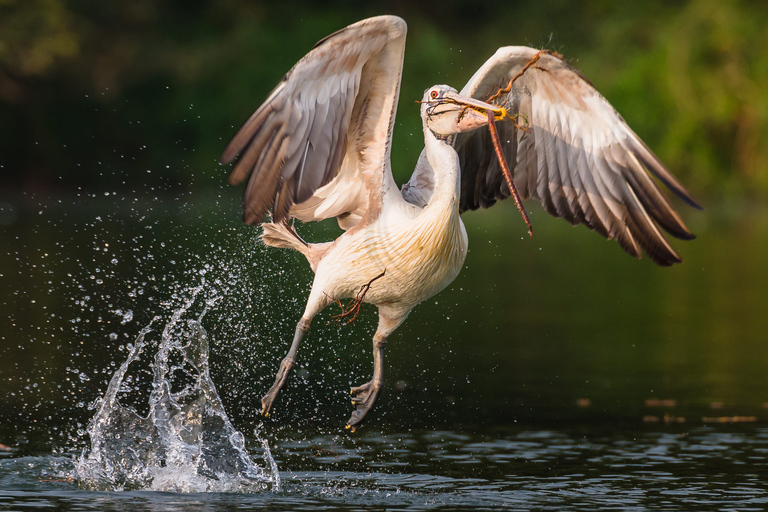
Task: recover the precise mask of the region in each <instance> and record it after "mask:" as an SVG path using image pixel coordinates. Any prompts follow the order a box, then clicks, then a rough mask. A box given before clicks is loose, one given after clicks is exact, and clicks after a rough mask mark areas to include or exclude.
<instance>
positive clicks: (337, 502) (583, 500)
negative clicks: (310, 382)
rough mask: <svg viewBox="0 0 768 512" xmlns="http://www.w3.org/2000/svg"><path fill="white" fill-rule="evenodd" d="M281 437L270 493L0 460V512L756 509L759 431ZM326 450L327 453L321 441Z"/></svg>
mask: <svg viewBox="0 0 768 512" xmlns="http://www.w3.org/2000/svg"><path fill="white" fill-rule="evenodd" d="M306 436H307V432H302V431H292V432H290V433H288V435H287V436H286V435H285V433H284V435H283V436H281V437H282V438H283V439H282V440H281V441H280V442H279V443H278V446H277V447H276V448H275V450H274V454H275V457H276V460H277V464H278V466H279V467H281V468H286V469H284V470H283V471H282V472H281V479H282V487H281V489H280V490H279V491H269V492H262V493H258V494H245V495H236V494H231V493H230V494H227V493H207V494H201V493H196V494H188V495H179V494H169V493H157V492H141V493H139V492H122V493H114V492H113V493H103V492H101V493H96V492H86V491H78V490H76V488H75V486H74V485H73V484H70V483H67V482H61V481H49V480H47V479H50V478H56V477H57V475H60V474H61V473H62V472H66V471H67V470H68V469H69V468H71V464H72V462H71V459H67V458H62V457H50V456H47V457H25V458H17V459H5V460H1V461H0V507H4V506H9V507H11V504H12V508H13V509H14V510H27V509H32V508H35V507H38V508H39V507H45V506H57V507H61V508H65V509H71V508H76V509H78V510H118V509H121V508H122V507H125V506H128V505H130V506H131V507H132V508H135V509H138V510H209V509H216V510H220V509H223V510H230V509H231V510H234V509H236V508H262V507H265V508H266V507H269V508H270V510H321V509H333V508H337V507H338V508H344V509H357V510H375V509H381V508H387V509H407V510H441V509H451V510H455V509H465V510H470V509H473V510H477V509H481V510H490V509H498V508H509V509H517V510H575V509H595V508H601V509H608V510H647V509H659V510H703V509H718V510H763V509H764V508H765V505H766V502H768V493H767V490H766V484H765V482H766V478H767V477H768V467H767V466H766V454H767V453H768V429H766V428H762V427H761V428H752V427H747V428H743V429H741V428H739V429H733V428H726V429H722V428H713V427H697V428H694V429H685V430H681V429H670V430H669V431H666V432H665V431H658V430H655V429H637V428H635V429H622V431H621V432H617V431H616V430H615V429H609V428H605V427H599V426H598V427H596V426H586V425H585V426H581V427H570V428H556V427H555V428H534V429H526V428H520V429H514V428H510V429H495V430H492V431H490V430H489V431H486V432H483V433H471V432H455V431H439V430H437V431H418V432H410V433H390V434H384V433H381V432H371V431H369V432H366V433H365V434H363V435H360V436H355V437H346V436H338V435H334V436H330V435H315V436H309V438H307V437H306ZM331 445H332V446H331Z"/></svg>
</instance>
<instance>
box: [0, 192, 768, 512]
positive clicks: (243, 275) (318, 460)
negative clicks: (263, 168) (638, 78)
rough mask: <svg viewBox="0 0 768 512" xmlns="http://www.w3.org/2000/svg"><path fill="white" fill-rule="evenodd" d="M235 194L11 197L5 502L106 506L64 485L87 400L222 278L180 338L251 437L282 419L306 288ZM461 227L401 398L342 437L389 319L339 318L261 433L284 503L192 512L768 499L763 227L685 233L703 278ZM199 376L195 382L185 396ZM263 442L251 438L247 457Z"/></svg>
mask: <svg viewBox="0 0 768 512" xmlns="http://www.w3.org/2000/svg"><path fill="white" fill-rule="evenodd" d="M235 194H239V192H233V197H232V198H227V199H226V200H222V198H221V197H220V196H221V193H218V194H216V195H215V196H214V197H211V198H205V197H195V198H191V197H188V198H181V199H173V200H169V201H166V202H163V201H159V200H155V201H148V202H147V201H145V198H130V197H123V198H119V197H118V198H113V197H110V198H109V199H102V200H101V201H102V202H99V201H98V199H97V198H95V197H83V198H57V199H46V198H30V199H31V200H30V201H27V202H24V201H16V200H15V198H10V199H9V198H0V202H6V203H9V201H10V202H12V203H13V212H14V216H13V218H12V219H11V218H10V217H9V219H10V220H9V221H8V223H7V224H4V225H2V226H0V230H2V236H3V237H4V239H7V240H10V241H11V244H10V245H9V246H8V248H7V249H4V250H0V274H1V275H0V301H1V302H2V303H1V304H0V306H1V307H2V308H4V312H5V313H4V314H3V315H0V378H2V385H0V405H2V407H0V443H2V444H6V445H10V446H13V447H14V448H16V451H15V452H13V453H12V454H10V455H8V454H5V455H4V456H5V458H3V459H0V507H2V506H3V504H4V502H5V503H7V502H9V501H10V502H13V504H14V505H13V506H14V507H15V508H23V506H24V505H25V504H27V505H29V507H32V506H35V505H36V504H46V503H47V504H50V503H66V504H67V506H70V505H72V507H73V508H75V506H76V508H84V509H88V508H91V509H93V508H96V506H95V505H94V503H96V501H95V498H94V496H95V494H93V493H91V492H86V491H79V490H77V489H76V487H75V486H74V484H72V483H69V482H67V481H59V482H56V481H54V480H61V479H65V478H66V476H67V475H71V474H73V472H74V471H75V468H74V463H73V455H72V454H79V453H81V451H82V449H84V448H88V446H89V441H90V440H89V437H88V436H87V435H86V429H87V428H88V421H89V420H90V418H91V417H92V415H93V411H92V410H89V409H88V404H90V403H92V402H93V401H94V400H95V399H97V398H98V397H100V396H104V395H108V394H109V391H108V390H109V382H110V379H111V377H112V376H113V374H115V372H116V371H118V370H120V368H121V366H122V363H123V362H124V361H126V358H128V359H130V358H131V357H132V356H131V354H130V349H129V348H128V345H129V344H130V343H133V348H134V349H135V348H136V346H137V345H139V343H136V342H135V340H136V337H137V335H139V333H140V332H141V327H142V326H146V325H149V324H150V322H151V321H152V318H153V317H154V316H155V315H157V314H166V316H168V317H172V315H173V312H174V311H177V310H178V308H179V305H180V304H183V303H184V300H187V299H188V298H189V297H188V295H189V293H188V292H189V290H190V289H191V287H195V286H197V284H198V283H200V282H201V278H204V279H205V280H206V282H207V283H210V284H212V285H215V286H213V288H215V289H216V293H215V294H214V295H215V296H216V297H219V299H220V300H219V302H217V303H216V305H215V307H212V308H211V309H210V311H208V312H207V313H206V315H205V318H203V319H202V321H201V322H200V324H199V327H197V326H196V324H188V323H186V322H181V321H178V323H176V324H174V325H177V326H178V328H179V330H178V332H177V334H179V336H176V337H173V339H174V340H175V342H178V343H180V344H183V343H186V342H187V341H188V340H193V339H203V338H206V336H204V335H203V332H207V339H209V340H210V343H211V353H210V358H211V363H210V373H211V375H210V380H211V382H215V383H216V390H217V391H218V394H219V396H220V398H221V405H222V407H223V408H224V409H226V412H227V416H228V417H229V418H230V419H231V422H232V424H233V425H234V426H233V427H232V428H237V429H238V430H240V431H243V432H247V433H248V432H253V431H254V430H255V429H256V428H258V427H259V426H260V425H261V419H260V418H259V417H258V411H259V408H260V405H259V398H260V397H261V395H262V394H263V393H264V392H265V391H266V390H267V389H268V388H269V386H270V385H271V384H272V382H273V379H274V372H275V370H276V368H277V366H278V364H279V361H280V359H281V358H282V356H283V355H284V354H285V352H286V350H287V347H288V345H289V343H290V339H291V335H292V333H293V328H294V326H295V322H296V320H297V318H298V317H299V315H300V314H301V310H302V309H303V303H304V300H305V298H306V295H307V293H308V287H309V282H310V277H311V276H310V271H309V269H308V268H307V266H306V264H305V262H304V261H302V260H301V259H300V258H298V257H297V256H296V255H293V254H291V253H288V252H284V251H276V250H269V251H267V250H265V248H264V247H262V246H261V245H259V244H258V242H257V241H256V236H255V235H256V231H255V230H254V229H252V228H249V227H245V226H242V225H241V224H240V221H239V211H238V206H239V199H238V198H237V197H234V195H235ZM9 204H10V203H9ZM105 212H108V213H105ZM465 221H466V223H467V230H468V233H469V237H470V252H469V255H468V258H467V264H466V267H465V269H464V270H463V271H462V273H461V275H460V276H459V278H458V279H457V280H456V282H455V283H454V285H452V286H451V287H450V288H449V289H448V290H446V291H444V292H443V293H441V294H440V295H438V296H437V297H435V298H434V299H432V300H430V301H427V302H426V303H424V304H422V305H420V306H418V307H417V308H416V309H415V310H414V312H413V314H412V315H411V316H410V317H409V319H408V321H407V322H406V323H405V324H404V325H403V326H402V327H401V328H400V329H398V331H397V333H396V334H395V335H394V336H393V337H392V339H391V340H390V343H389V344H388V347H387V354H386V357H385V360H386V374H385V379H386V382H387V387H386V390H385V392H384V394H383V396H382V397H381V398H380V400H379V402H378V404H377V407H376V409H375V410H374V411H373V412H372V414H371V418H370V422H369V423H368V425H366V427H365V428H364V429H362V430H361V431H360V432H359V433H358V434H357V435H355V436H354V437H346V434H342V432H343V426H344V420H345V419H346V418H347V417H348V415H349V411H350V405H349V403H348V392H349V386H350V385H353V384H355V383H357V382H360V381H364V380H366V379H367V378H368V377H369V374H370V367H371V366H370V365H371V362H370V338H371V333H372V330H373V328H374V323H375V314H374V311H373V310H372V308H368V309H367V310H366V311H364V312H363V314H362V315H361V317H360V319H359V320H358V321H357V323H356V324H355V325H352V326H348V327H343V328H339V327H337V326H336V325H335V323H333V322H331V321H330V317H331V315H332V314H334V313H335V312H334V311H333V310H332V309H329V310H328V311H326V312H325V313H324V314H323V315H321V316H320V317H318V319H317V320H316V321H315V322H314V324H313V327H312V330H311V332H310V333H309V335H308V336H307V338H306V341H305V343H304V344H303V346H302V348H301V350H300V353H299V360H298V367H297V368H296V372H295V374H294V375H293V377H292V379H291V381H290V382H289V384H288V386H287V388H286V389H285V390H284V392H283V393H281V395H280V398H279V401H278V402H277V403H276V407H275V409H274V412H273V413H272V414H271V415H270V419H269V421H267V422H265V423H264V425H263V426H262V430H261V433H262V435H264V436H265V437H267V438H268V439H269V440H270V443H271V444H272V446H273V454H274V456H275V458H276V459H277V462H278V464H279V468H280V470H281V472H282V478H283V486H282V490H281V491H280V492H277V493H272V492H269V493H262V494H261V495H257V496H239V497H237V498H232V497H227V496H229V495H219V494H210V495H205V496H204V497H202V498H201V497H200V496H201V495H194V496H195V497H192V496H190V497H186V498H183V500H182V505H181V508H184V509H190V508H192V509H194V508H195V507H199V508H205V507H208V506H209V505H210V504H211V503H213V504H214V505H210V506H215V508H217V509H218V508H224V509H226V508H232V509H234V508H238V507H240V506H248V505H249V504H251V505H264V504H267V505H270V506H274V507H275V508H278V509H280V508H282V509H295V508H313V507H317V508H320V507H323V506H326V505H328V504H331V505H342V504H351V506H356V504H359V505H360V506H367V505H369V504H373V505H372V506H379V507H383V506H388V505H389V506H396V505H399V506H402V507H403V508H414V509H424V508H439V507H441V506H444V507H451V506H457V507H466V508H471V507H476V506H501V505H503V504H510V503H511V504H512V506H514V505H515V504H517V505H519V506H520V507H521V508H538V509H552V510H562V509H564V508H568V506H567V505H574V506H577V505H579V504H581V505H594V506H602V507H606V508H611V507H613V508H633V507H634V508H642V507H648V508H650V507H656V508H663V509H670V508H679V509H695V508H700V507H699V505H698V504H701V506H703V507H707V506H709V507H713V508H714V507H717V508H727V507H728V506H733V507H735V506H736V504H738V503H746V504H747V505H754V504H755V503H757V504H762V500H764V499H765V489H766V486H765V484H764V483H763V482H765V481H766V477H767V476H768V475H766V472H765V458H764V457H765V454H766V453H768V446H767V445H768V443H767V441H766V437H767V436H768V434H767V433H766V431H765V424H766V420H768V412H766V411H767V410H768V409H766V406H765V404H766V403H768V389H766V382H765V366H766V361H768V343H765V333H766V332H768V315H766V314H765V311H768V266H766V265H765V262H766V261H768V208H766V207H765V206H762V205H751V206H746V207H745V206H740V205H722V206H718V205H714V206H711V205H710V206H709V207H708V210H707V211H706V212H703V213H701V212H695V213H691V214H690V215H686V221H688V223H689V225H690V227H691V229H692V230H693V231H694V232H695V233H696V234H697V235H699V238H698V239H697V240H695V241H693V242H686V243H683V242H676V243H675V246H676V248H678V249H679V251H680V253H681V254H682V256H683V258H684V260H685V262H684V263H683V264H682V265H678V266H675V267H673V268H671V269H659V268H657V267H655V266H653V265H652V264H650V262H648V261H640V262H638V261H635V260H633V259H631V258H629V257H627V256H626V255H624V254H623V253H622V252H621V250H620V249H619V248H618V247H617V246H616V244H615V243H614V242H605V241H604V240H602V239H601V238H600V237H599V236H597V235H595V234H593V233H589V232H588V231H587V230H585V229H583V228H571V227H570V226H567V225H565V224H564V223H563V222H561V221H557V220H554V219H550V218H549V217H548V216H546V215H545V214H543V213H542V212H541V211H540V210H537V209H535V208H534V211H533V217H532V221H533V222H534V223H535V226H536V236H535V237H534V238H533V239H529V238H528V237H527V236H525V233H524V232H519V233H515V232H514V229H516V227H519V219H518V218H517V217H516V212H515V210H514V206H513V205H512V206H511V207H510V208H505V207H503V206H501V207H498V209H493V210H491V211H488V212H477V213H470V214H468V215H467V216H465ZM311 229H315V228H312V227H309V226H299V230H300V231H301V232H302V234H306V236H307V237H308V238H310V239H315V240H317V239H323V238H326V234H325V233H323V232H322V230H324V229H333V228H324V227H320V228H317V229H318V230H319V231H315V232H311V231H310V230H311ZM200 293H202V294H204V295H205V294H206V293H207V292H205V290H204V291H202V292H200ZM211 298H214V297H213V296H210V295H206V297H205V299H204V300H202V301H200V304H199V305H198V306H197V307H198V309H196V310H195V311H196V316H193V317H190V318H195V317H196V318H200V313H201V309H204V308H205V305H206V304H207V300H208V299H211ZM192 309H194V308H192ZM192 309H191V310H190V311H192ZM203 325H204V327H205V331H203V330H202V326H203ZM198 329H199V330H198ZM182 331H184V332H183V333H182ZM185 340H187V341H185ZM153 353H154V352H153ZM179 354H180V353H177V354H176V356H170V357H169V358H168V360H167V361H168V363H167V368H168V369H169V370H170V369H172V368H174V367H175V366H178V364H179V361H180V360H183V357H181V356H180V355H179ZM135 355H138V353H137V354H135ZM148 355H149V353H148V352H147V346H145V351H144V352H143V357H146V356H148ZM163 357H164V356H162V357H161V359H163ZM196 357H197V356H188V359H189V360H196V359H195V358H196ZM133 368H134V365H131V369H133ZM129 373H131V372H129ZM153 377H154V376H153V374H152V373H151V372H149V371H147V370H144V371H141V370H139V371H137V373H136V374H134V375H133V380H131V381H130V382H129V381H128V379H127V378H126V379H124V380H123V387H122V388H121V389H122V391H121V393H122V394H121V398H120V399H121V400H123V402H122V403H124V404H125V405H126V406H129V405H132V406H133V407H134V408H135V409H136V413H135V414H136V415H138V417H141V418H146V417H148V416H149V415H150V408H149V407H148V406H147V405H146V404H147V403H148V401H149V400H148V398H149V395H148V394H147V392H144V391H142V390H143V389H151V385H150V386H149V387H144V388H143V387H142V385H141V382H142V381H143V382H145V383H146V382H149V383H151V382H152V381H153ZM185 379H186V380H185ZM192 381H194V379H193V378H190V377H185V378H182V381H181V382H182V384H181V389H183V388H184V385H185V384H183V383H189V382H192ZM211 386H212V384H211ZM178 391H179V389H173V393H176V392H178ZM173 393H171V394H173ZM165 396H166V397H167V396H168V395H167V394H166V395H165ZM195 396H198V395H195ZM195 396H192V395H190V399H191V402H184V401H183V400H182V402H184V403H181V405H180V406H179V409H183V408H184V407H185V404H188V403H194V402H195ZM141 404H144V405H141ZM192 407H193V408H194V406H192ZM172 415H173V413H172V414H171V416H172ZM734 420H738V421H742V422H743V421H747V420H748V421H750V423H748V424H744V423H733V421H734ZM721 421H724V422H729V423H725V424H720V423H719V422H721ZM510 426H514V427H515V429H513V430H510ZM396 432H405V434H396ZM435 432H437V433H435ZM158 435H159V434H158ZM275 445H276V446H275ZM261 449H262V448H261V447H260V444H259V442H258V440H256V439H253V440H251V441H250V446H249V451H250V452H251V453H255V452H258V451H260V450H261ZM51 453H56V454H58V455H55V456H52V455H50V454H51ZM196 467H197V466H196ZM126 487H127V488H136V487H137V486H132V485H126ZM41 491H42V492H41ZM99 496H107V498H106V501H105V502H103V503H105V505H104V506H103V507H102V508H103V509H110V508H112V509H123V508H124V507H125V506H127V504H129V503H130V506H132V507H133V506H138V507H139V508H141V507H142V506H143V507H145V508H150V507H152V506H155V505H153V503H155V500H160V502H161V503H164V504H165V505H160V506H159V507H158V508H164V507H165V508H173V507H176V506H178V502H177V501H174V500H175V499H176V498H170V497H169V495H165V494H155V493H153V494H150V495H143V494H137V493H130V492H127V493H125V494H109V495H99ZM146 496H151V497H146ZM195 500H197V501H195ZM488 503H490V504H491V505H488ZM137 504H138V505H137ZM747 505H745V506H747Z"/></svg>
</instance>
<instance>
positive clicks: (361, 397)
mask: <svg viewBox="0 0 768 512" xmlns="http://www.w3.org/2000/svg"><path fill="white" fill-rule="evenodd" d="M386 346H387V338H386V336H384V335H382V334H381V333H379V332H376V335H375V336H374V337H373V378H372V379H371V380H370V381H368V382H366V383H365V384H363V385H362V386H357V387H354V388H352V405H354V406H355V407H356V409H355V410H354V411H352V416H351V417H350V418H349V421H347V428H350V429H352V431H353V432H354V430H355V427H356V426H357V425H358V424H359V423H360V422H361V421H363V418H365V415H366V414H368V411H370V410H371V409H372V408H373V404H375V403H376V399H377V398H378V397H379V392H380V391H381V388H382V386H383V385H384V347H386Z"/></svg>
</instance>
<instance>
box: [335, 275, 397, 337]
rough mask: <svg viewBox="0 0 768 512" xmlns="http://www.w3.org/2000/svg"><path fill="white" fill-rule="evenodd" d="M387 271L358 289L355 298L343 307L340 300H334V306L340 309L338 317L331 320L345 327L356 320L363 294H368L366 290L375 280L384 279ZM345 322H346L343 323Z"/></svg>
mask: <svg viewBox="0 0 768 512" xmlns="http://www.w3.org/2000/svg"><path fill="white" fill-rule="evenodd" d="M386 272H387V271H386V270H384V272H382V273H381V274H379V275H377V276H376V277H374V278H373V279H371V280H370V281H368V283H367V284H364V285H363V286H361V287H360V291H359V292H357V296H356V297H355V298H354V299H352V300H351V301H350V303H349V304H348V305H347V306H346V307H345V306H344V305H343V304H342V303H341V301H340V300H338V299H334V301H335V302H336V304H338V305H339V307H340V308H341V313H340V314H338V315H333V316H332V317H331V318H333V319H334V320H336V321H338V322H339V325H341V324H342V323H344V324H345V325H348V324H351V323H352V322H354V321H355V320H357V315H359V314H360V307H361V306H362V305H363V299H364V298H365V294H366V293H368V290H369V289H370V288H371V285H372V284H373V282H374V281H376V280H377V279H381V278H382V277H384V274H385V273H386ZM344 320H346V322H343V321H344Z"/></svg>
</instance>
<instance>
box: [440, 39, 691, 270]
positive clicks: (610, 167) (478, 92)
mask: <svg viewBox="0 0 768 512" xmlns="http://www.w3.org/2000/svg"><path fill="white" fill-rule="evenodd" d="M538 53H539V52H538V51H537V50H534V49H532V48H525V47H505V48H500V49H499V50H498V51H497V52H496V54H495V55H494V56H493V57H491V58H490V59H489V60H488V61H487V62H486V63H485V64H484V65H483V66H482V67H481V68H480V69H479V70H478V71H477V73H475V75H474V76H473V77H472V78H471V79H470V81H469V82H468V83H467V85H466V86H465V87H464V89H463V90H462V91H461V94H463V95H465V96H472V97H474V98H478V99H482V100H486V99H487V98H486V96H487V95H489V91H490V92H491V93H493V92H495V91H496V90H498V87H499V84H503V85H506V84H508V83H509V82H510V80H512V79H513V77H516V78H515V79H514V80H513V82H512V86H511V88H510V90H509V91H508V92H506V93H504V94H502V96H500V97H499V98H498V100H497V102H498V104H503V105H504V106H505V107H506V108H507V111H508V112H509V113H510V115H511V116H513V117H515V122H516V123H517V124H518V125H519V126H521V127H523V128H524V129H518V128H516V127H515V123H513V122H512V121H504V122H499V123H498V127H499V133H500V135H501V134H502V133H503V134H504V136H503V137H500V138H501V142H502V145H503V147H504V154H505V156H506V157H507V162H509V163H514V170H513V176H514V180H515V185H516V186H517V187H518V191H519V192H520V194H521V196H522V197H523V198H533V199H537V200H538V201H540V202H541V204H542V206H543V207H544V209H545V210H546V211H548V212H549V213H551V214H552V215H554V216H556V217H562V218H564V219H566V220H568V221H569V222H571V223H573V224H585V225H587V226H588V227H589V228H591V229H594V230H596V231H597V232H598V233H600V234H602V235H603V236H605V237H606V238H615V239H617V240H618V242H619V244H620V245H621V247H622V248H623V249H624V250H625V251H627V252H628V253H630V254H632V255H633V256H636V257H640V256H641V254H642V251H643V250H644V251H645V252H646V254H648V255H649V256H650V257H651V259H652V260H653V261H655V262H656V263H658V264H660V265H671V264H673V263H677V262H679V261H681V260H680V257H679V256H678V255H677V253H676V252H675V251H674V249H673V248H672V247H671V246H670V244H669V243H668V242H667V240H666V237H665V236H664V233H663V232H662V229H663V230H664V231H666V232H668V233H669V234H671V235H673V236H675V237H677V238H681V239H685V240H690V239H692V238H694V236H693V235H692V234H691V232H690V231H689V230H688V228H687V227H686V226H685V224H684V223H683V221H682V219H681V218H680V216H679V214H678V213H677V212H676V211H675V209H674V208H673V207H672V205H671V204H670V203H669V201H668V199H667V198H666V197H665V196H664V194H662V192H661V190H660V189H659V186H658V184H657V182H656V181H655V180H654V179H653V178H652V177H651V176H654V177H655V178H657V179H658V180H659V181H660V182H661V183H663V184H664V185H665V186H666V187H667V188H669V189H670V190H672V192H674V193H675V194H676V195H677V196H679V197H680V198H681V199H682V200H683V201H685V202H686V203H688V204H689V205H691V206H694V207H696V208H700V206H699V205H698V204H697V203H696V201H695V200H694V199H693V198H692V197H691V195H690V194H689V193H688V191H686V189H685V188H684V187H683V186H682V184H680V182H679V181H678V180H677V179H676V178H675V177H674V176H673V175H672V174H671V173H670V172H669V171H668V170H667V169H666V168H665V167H664V165H663V164H662V163H661V161H659V159H658V158H657V157H656V156H655V155H654V154H653V152H652V151H651V150H650V149H649V148H648V146H646V145H645V143H643V141H642V140H640V138H639V137H638V136H637V135H636V134H635V133H634V132H633V131H632V130H631V129H630V128H629V126H627V124H626V123H625V122H624V119H622V117H621V116H620V115H619V114H618V113H617V112H616V111H615V110H614V109H613V107H612V106H611V105H610V104H609V103H608V102H607V101H606V100H605V98H603V97H602V96H601V95H600V93H598V92H597V90H595V88H594V87H593V86H592V84H591V83H590V82H589V81H588V80H587V79H586V78H584V76H583V75H582V74H581V73H579V72H578V71H577V70H575V69H574V68H572V67H571V66H569V65H568V64H567V63H565V62H564V61H563V60H562V59H561V58H559V57H557V56H555V55H552V54H549V53H542V54H539V55H538V60H537V61H536V62H535V64H534V65H530V66H528V68H527V69H525V68H526V65H527V64H529V63H530V62H531V61H532V60H533V59H534V58H535V57H536V56H537V54H538ZM523 69H525V71H524V72H522V70H523ZM521 72H522V74H521ZM486 132H487V130H476V131H474V132H469V133H463V134H460V135H458V136H457V137H456V139H455V140H454V147H455V148H456V151H457V152H458V154H459V160H460V165H461V173H462V177H461V184H462V188H461V202H460V210H461V211H462V212H463V211H466V210H474V209H477V208H488V207H490V206H492V205H493V204H494V203H495V202H496V201H498V200H502V199H505V198H507V197H509V190H507V186H506V183H505V182H504V181H503V177H502V176H501V169H500V167H499V165H498V164H497V163H496V159H495V156H494V153H493V147H492V145H491V141H490V138H489V137H488V135H487V133H486ZM479 183H484V184H487V185H493V186H485V187H478V184H479Z"/></svg>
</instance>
